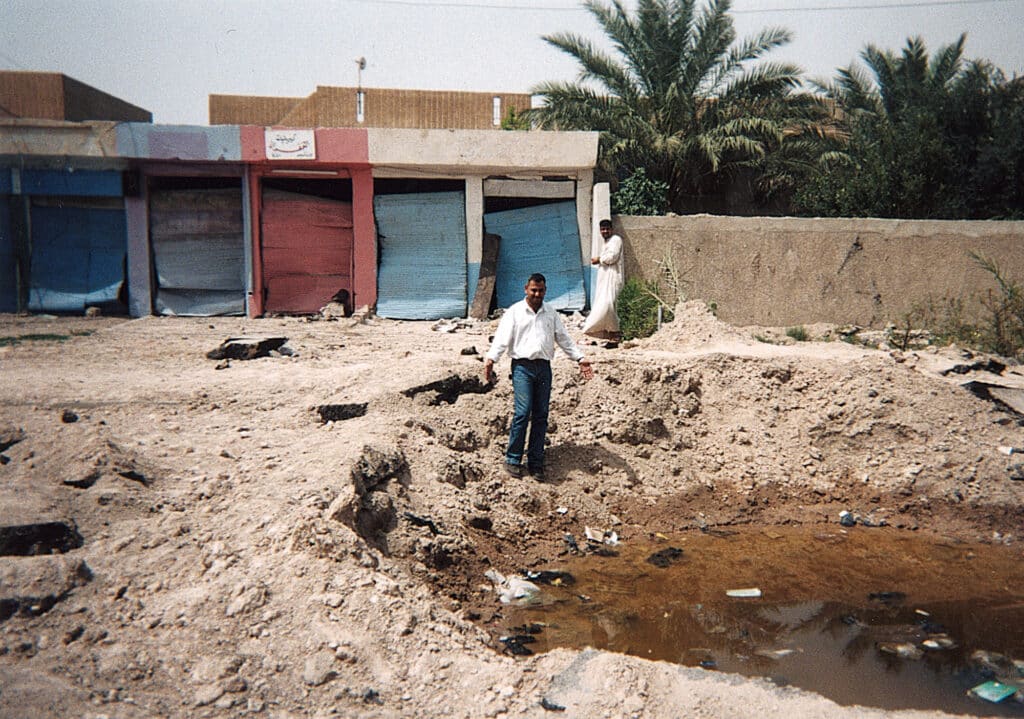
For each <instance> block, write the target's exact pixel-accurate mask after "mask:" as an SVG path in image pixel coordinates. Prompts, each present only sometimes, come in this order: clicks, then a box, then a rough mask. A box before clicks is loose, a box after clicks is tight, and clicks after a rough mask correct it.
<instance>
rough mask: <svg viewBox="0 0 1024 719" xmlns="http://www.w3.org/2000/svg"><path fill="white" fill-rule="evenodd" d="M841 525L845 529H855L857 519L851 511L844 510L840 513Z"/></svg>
mask: <svg viewBox="0 0 1024 719" xmlns="http://www.w3.org/2000/svg"><path fill="white" fill-rule="evenodd" d="M839 523H840V524H841V525H843V526H844V527H853V526H855V525H856V524H857V517H855V516H854V515H853V513H852V512H850V511H849V510H846V509H844V510H843V511H842V512H840V513H839Z"/></svg>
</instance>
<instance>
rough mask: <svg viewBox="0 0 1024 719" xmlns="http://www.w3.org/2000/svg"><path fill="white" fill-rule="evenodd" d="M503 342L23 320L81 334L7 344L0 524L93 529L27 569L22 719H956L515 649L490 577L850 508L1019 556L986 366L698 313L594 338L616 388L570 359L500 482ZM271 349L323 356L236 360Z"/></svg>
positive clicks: (339, 327) (430, 332) (8, 698)
mask: <svg viewBox="0 0 1024 719" xmlns="http://www.w3.org/2000/svg"><path fill="white" fill-rule="evenodd" d="M494 326H495V325H494V323H489V322H481V323H474V322H459V323H454V322H453V323H446V324H445V326H444V327H442V328H435V324H434V323H426V322H405V323H403V322H396V321H388V320H382V319H377V318H362V320H360V319H357V318H341V319H336V320H332V321H328V320H326V319H319V320H317V321H310V320H309V319H305V318H269V319H261V320H248V319H242V318H144V319H139V320H124V319H115V318H60V319H58V318H46V317H15V316H0V337H17V336H24V335H30V334H36V335H43V334H60V335H66V336H67V337H68V338H67V339H66V340H65V341H62V342H61V341H54V340H52V339H51V340H47V339H36V340H25V341H22V342H19V343H15V344H8V345H7V346H0V453H2V458H3V460H2V461H3V464H2V465H0V507H2V520H0V527H11V526H23V525H31V524H36V525H39V524H42V523H46V522H58V523H63V526H64V527H65V528H70V529H66V530H62V531H66V533H67V535H68V536H63V535H62V536H63V540H62V541H64V542H65V546H64V547H63V548H65V549H67V550H68V551H65V552H63V553H54V554H45V555H37V556H0V617H3V619H4V620H3V621H2V622H0V716H2V717H72V716H73V717H234V716H249V715H253V716H269V717H281V718H284V717H308V716H314V717H315V716H332V715H338V716H346V717H502V716H509V717H511V716H516V717H519V716H524V717H541V716H567V717H586V718H587V719H596V718H597V717H626V716H628V717H644V718H650V719H656V718H658V719H660V718H662V717H665V718H666V719H667V718H668V717H680V716H688V717H698V718H701V717H787V719H793V718H794V717H837V718H838V717H874V716H884V715H886V716H905V717H938V716H943V715H942V714H938V713H928V712H899V713H889V714H886V713H884V712H881V711H879V710H873V709H866V708H862V707H840V706H837V705H836V704H834V703H832V702H830V701H829V700H827V699H824V698H822V697H819V696H817V695H814V694H810V693H805V692H800V691H797V690H793V689H785V688H779V687H776V686H774V685H772V684H770V683H768V682H766V681H752V680H746V679H743V678H741V677H737V676H734V675H727V674H723V673H718V672H708V671H704V670H701V669H693V668H686V667H680V666H676V665H673V664H667V663H662V662H649V661H644V660H641V659H637V658H633V657H626V656H621V655H617V654H611V653H607V652H599V651H595V650H590V649H588V650H584V651H569V650H564V649H562V650H556V651H553V652H549V653H547V654H544V655H536V656H532V657H528V658H525V659H521V658H513V657H510V656H506V655H503V654H502V653H500V652H499V651H498V649H497V648H496V647H495V644H496V643H495V641H494V637H493V636H492V635H491V634H489V633H488V632H487V631H486V630H485V629H483V628H481V626H480V623H479V622H474V621H473V619H479V618H481V617H484V619H486V618H487V614H488V613H490V614H493V613H496V612H500V607H501V605H500V604H499V602H498V599H497V596H496V594H495V592H494V591H493V588H492V586H491V584H490V582H489V581H488V580H487V579H485V577H484V573H485V572H486V571H487V570H489V569H496V570H499V571H501V572H506V573H507V572H511V571H514V570H515V569H517V568H520V567H524V566H541V565H543V563H544V562H545V561H547V560H549V559H551V558H553V557H555V556H557V555H558V554H559V552H561V551H564V549H563V542H562V537H563V535H564V534H565V533H566V532H571V533H574V534H575V535H577V536H579V535H582V534H583V527H584V526H586V525H589V526H595V527H613V528H614V529H615V530H616V531H617V532H618V534H619V535H620V536H621V537H622V538H623V540H624V541H627V542H628V541H630V539H631V538H638V537H645V536H649V535H650V533H651V532H652V531H654V530H655V529H657V530H659V531H665V532H668V531H681V530H687V529H692V528H695V527H709V526H710V527H715V526H727V525H736V524H755V525H764V526H772V525H779V524H813V523H828V524H832V525H835V524H836V523H837V521H838V516H839V512H840V511H842V510H844V509H845V510H851V511H852V510H857V511H859V512H862V513H865V514H869V515H870V517H871V519H872V521H873V522H882V521H884V522H885V523H886V524H889V525H892V526H895V527H904V528H913V529H918V530H920V531H941V532H943V533H944V534H946V535H948V536H954V537H959V538H963V539H967V540H971V541H979V540H980V541H985V542H992V541H996V540H998V541H999V542H1002V543H1009V544H1011V546H1019V545H1017V544H1015V543H1016V542H1018V541H1019V537H1020V536H1021V531H1022V528H1024V523H1022V513H1021V509H1020V507H1021V500H1022V499H1024V482H1022V481H1018V480H1016V479H1014V477H1016V476H1018V475H1021V474H1022V472H1024V467H1021V466H1020V465H1019V464H1018V463H1017V462H1016V457H1014V456H1007V455H1006V454H1005V453H1004V452H1001V451H1000V449H999V448H1000V447H1007V446H1017V447H1021V446H1024V437H1022V431H1021V427H1020V426H1019V424H1018V423H1017V417H1016V416H1015V415H1013V414H1012V413H1010V412H1008V411H1007V410H1006V408H1005V407H1003V406H1000V405H999V404H997V403H994V402H992V401H988V400H984V399H979V398H977V397H976V396H974V395H972V394H971V393H969V392H967V391H966V390H964V389H963V388H962V387H960V386H959V384H960V383H961V382H962V381H963V377H962V376H960V375H957V374H956V373H947V374H945V375H943V374H942V373H943V372H944V371H946V370H948V369H949V368H950V367H952V366H954V365H956V364H958V363H959V364H961V365H963V364H964V363H967V364H970V363H972V362H975V361H977V359H978V358H972V357H968V356H967V355H966V354H965V353H963V352H961V351H959V350H956V349H955V348H950V349H945V350H942V351H936V350H922V351H919V352H905V353H901V352H895V351H879V350H873V349H866V348H863V347H859V346H854V345H850V344H846V343H843V342H802V343H792V342H791V343H789V344H770V343H765V342H758V341H755V340H754V339H752V334H754V332H753V331H752V330H751V329H749V328H748V329H743V330H741V329H737V328H732V327H728V326H725V325H723V324H722V323H720V322H718V321H717V320H716V319H715V318H714V317H712V316H711V315H710V314H708V313H707V312H706V311H704V309H703V306H702V305H700V303H688V304H685V305H680V307H678V308H677V319H676V321H675V322H674V323H672V324H670V325H666V326H665V327H664V328H663V329H662V330H661V331H660V332H659V333H657V334H656V335H655V336H653V337H651V338H649V339H647V340H643V341H640V342H637V343H626V344H625V345H623V346H620V347H618V348H614V349H604V348H603V347H596V346H585V347H584V349H586V350H587V351H588V353H590V354H591V357H592V359H593V361H594V365H595V370H596V373H597V376H596V377H595V379H593V380H592V381H590V382H584V381H582V380H581V379H580V378H579V376H578V374H577V373H576V371H575V368H574V367H573V366H572V365H571V363H570V362H569V361H568V360H567V359H566V358H565V357H559V359H558V360H557V361H556V363H555V389H554V396H553V405H552V417H553V427H552V432H551V434H550V447H549V450H548V461H549V467H548V476H547V478H546V480H545V482H543V483H539V482H537V481H536V480H534V479H532V478H530V477H526V478H523V479H512V478H510V477H508V476H506V475H505V473H504V472H503V471H502V456H503V449H504V442H505V438H506V432H507V426H508V415H509V410H510V407H511V387H510V383H509V381H508V379H507V372H505V371H499V375H500V379H499V382H498V383H497V385H496V386H495V387H493V388H487V387H484V386H482V385H481V383H480V382H479V378H480V375H481V367H482V364H481V358H480V355H479V353H482V352H483V351H484V350H485V349H486V347H487V346H488V338H489V335H490V333H491V332H493V327H494ZM444 329H449V330H452V331H443V330H444ZM573 331H574V333H577V336H579V335H578V330H576V329H574V330H573ZM246 335H248V336H260V337H273V336H280V337H287V338H288V342H287V345H286V348H290V349H291V350H293V351H294V354H293V355H291V356H289V355H282V354H275V355H274V356H268V357H263V358H259V359H252V360H245V361H243V360H214V359H209V358H207V356H206V353H207V352H208V351H209V350H212V349H214V348H216V347H217V346H218V345H219V344H220V343H221V342H222V341H223V340H225V339H226V338H228V337H237V336H246ZM506 367H507V359H505V360H503V362H502V363H501V364H500V365H499V370H504V369H505V368H506ZM1018 369H1019V368H1016V367H1009V368H1007V370H1006V371H1005V374H1006V375H1007V376H1008V377H1009V378H1010V379H1011V380H1014V381H1016V380H1017V379H1024V377H1020V376H1017V373H1018ZM436 382H440V383H441V384H440V385H437V386H434V387H429V386H430V385H431V383H436ZM425 386H427V387H428V388H427V389H422V388H423V387H425ZM363 404H365V414H362V415H361V416H354V417H352V418H348V419H337V420H335V421H327V422H325V421H323V418H322V416H321V413H320V412H319V411H318V409H317V408H318V407H321V406H325V405H356V406H359V405H363ZM349 409H350V408H342V409H336V411H338V412H341V413H342V415H345V414H349V413H352V414H358V412H349V411H348V410H349ZM342 415H339V416H342ZM563 507H564V508H567V509H568V511H567V512H564V513H562V512H559V511H557V509H558V508H563ZM424 520H426V521H424ZM53 526H57V527H58V529H59V528H60V526H61V525H51V529H52V528H53ZM54 531H56V530H54ZM58 533H59V532H58ZM76 533H77V534H76ZM76 536H77V537H79V538H80V540H81V546H80V547H73V546H71V545H73V544H75V543H77V542H76V539H75V537H76ZM58 539H59V538H58ZM40 541H42V540H40ZM542 700H543V701H544V703H545V704H547V705H548V706H558V707H564V708H565V710H564V712H559V711H555V710H553V709H546V708H544V706H543V705H542Z"/></svg>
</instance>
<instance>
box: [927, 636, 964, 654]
mask: <svg viewBox="0 0 1024 719" xmlns="http://www.w3.org/2000/svg"><path fill="white" fill-rule="evenodd" d="M921 646H922V647H924V648H925V649H931V650H933V651H935V650H941V649H956V648H957V646H958V645H957V643H956V641H955V640H954V639H953V638H952V637H950V636H949V635H948V634H936V635H934V636H930V637H928V638H927V639H925V640H924V641H923V642H921Z"/></svg>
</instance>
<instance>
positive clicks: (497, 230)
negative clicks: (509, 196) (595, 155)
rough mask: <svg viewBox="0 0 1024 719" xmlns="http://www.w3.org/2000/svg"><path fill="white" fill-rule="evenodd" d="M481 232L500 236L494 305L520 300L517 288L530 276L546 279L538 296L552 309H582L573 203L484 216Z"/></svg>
mask: <svg viewBox="0 0 1024 719" xmlns="http://www.w3.org/2000/svg"><path fill="white" fill-rule="evenodd" d="M484 227H485V229H486V231H487V232H493V233H494V234H496V235H501V244H500V245H499V248H498V271H497V281H496V284H495V291H496V292H497V294H498V307H509V306H511V305H513V304H515V303H516V302H518V301H519V300H521V299H523V285H525V284H526V280H527V278H528V277H529V276H530V275H532V274H533V273H534V272H540V273H541V274H543V275H544V277H545V278H546V279H547V285H548V293H547V296H546V297H545V298H544V301H545V302H548V303H550V304H551V305H552V306H553V307H554V308H555V309H557V310H582V309H583V307H584V304H585V303H586V300H587V297H586V292H585V291H584V288H583V263H582V260H581V259H580V233H579V227H578V226H577V224H576V203H575V202H574V201H572V200H569V201H568V202H556V203H553V204H550V205H537V206H535V207H524V208H522V209H518V210H505V211H504V212H490V213H488V214H486V215H484Z"/></svg>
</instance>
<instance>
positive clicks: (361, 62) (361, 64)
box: [356, 57, 366, 90]
mask: <svg viewBox="0 0 1024 719" xmlns="http://www.w3.org/2000/svg"><path fill="white" fill-rule="evenodd" d="M365 69H366V58H365V57H357V58H356V89H357V90H362V89H363V70H365Z"/></svg>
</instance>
